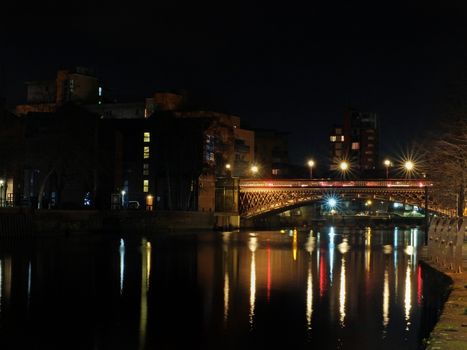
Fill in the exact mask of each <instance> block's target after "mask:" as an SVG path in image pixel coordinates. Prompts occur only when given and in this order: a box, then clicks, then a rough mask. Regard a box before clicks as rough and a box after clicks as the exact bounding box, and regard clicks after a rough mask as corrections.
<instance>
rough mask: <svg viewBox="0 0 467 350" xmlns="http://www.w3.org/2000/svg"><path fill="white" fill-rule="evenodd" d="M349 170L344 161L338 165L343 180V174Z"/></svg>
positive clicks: (347, 164)
mask: <svg viewBox="0 0 467 350" xmlns="http://www.w3.org/2000/svg"><path fill="white" fill-rule="evenodd" d="M349 168H350V165H349V163H348V162H346V161H345V160H343V161H342V162H340V163H339V169H340V170H341V172H342V175H343V177H344V178H345V173H346V172H347V171H348V170H349Z"/></svg>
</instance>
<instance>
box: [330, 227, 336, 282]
mask: <svg viewBox="0 0 467 350" xmlns="http://www.w3.org/2000/svg"><path fill="white" fill-rule="evenodd" d="M335 235H336V234H335V232H334V227H331V228H330V229H329V280H330V283H331V286H332V282H333V277H334V275H333V274H334V248H335V244H334V236H335Z"/></svg>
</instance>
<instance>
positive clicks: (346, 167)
mask: <svg viewBox="0 0 467 350" xmlns="http://www.w3.org/2000/svg"><path fill="white" fill-rule="evenodd" d="M339 168H340V169H341V170H342V171H346V170H348V169H349V163H347V162H341V163H340V164H339Z"/></svg>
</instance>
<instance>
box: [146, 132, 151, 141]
mask: <svg viewBox="0 0 467 350" xmlns="http://www.w3.org/2000/svg"><path fill="white" fill-rule="evenodd" d="M150 141H151V133H150V132H145V133H144V142H150Z"/></svg>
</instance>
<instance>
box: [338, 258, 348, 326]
mask: <svg viewBox="0 0 467 350" xmlns="http://www.w3.org/2000/svg"><path fill="white" fill-rule="evenodd" d="M345 296H346V293H345V258H344V257H342V259H341V285H340V290H339V315H340V318H339V320H340V323H341V327H345V323H344V320H345Z"/></svg>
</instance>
